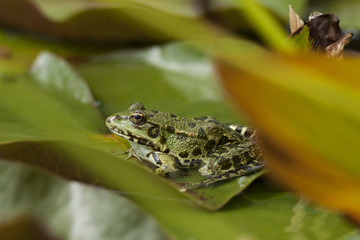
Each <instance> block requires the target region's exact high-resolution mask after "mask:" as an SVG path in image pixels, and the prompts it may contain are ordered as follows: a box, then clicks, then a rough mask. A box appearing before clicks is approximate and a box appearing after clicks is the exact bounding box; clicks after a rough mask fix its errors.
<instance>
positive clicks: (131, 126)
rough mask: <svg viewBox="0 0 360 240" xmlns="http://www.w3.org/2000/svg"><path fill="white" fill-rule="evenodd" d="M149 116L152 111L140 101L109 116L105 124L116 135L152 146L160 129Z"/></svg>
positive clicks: (157, 137)
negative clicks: (125, 109)
mask: <svg viewBox="0 0 360 240" xmlns="http://www.w3.org/2000/svg"><path fill="white" fill-rule="evenodd" d="M151 116H153V112H151V111H148V110H146V109H145V107H144V105H143V104H142V103H133V104H131V105H130V107H129V109H128V110H127V111H124V112H118V113H114V114H113V115H111V116H109V117H108V118H107V119H106V121H105V124H106V126H107V127H108V128H109V130H110V131H111V132H112V133H114V134H116V135H118V136H121V137H123V138H125V139H128V140H129V141H132V142H136V143H138V144H141V145H147V146H152V147H154V145H157V144H156V142H157V140H158V139H159V138H160V137H159V135H160V129H159V127H158V125H156V124H155V123H152V122H151V121H148V120H149V118H150V117H151Z"/></svg>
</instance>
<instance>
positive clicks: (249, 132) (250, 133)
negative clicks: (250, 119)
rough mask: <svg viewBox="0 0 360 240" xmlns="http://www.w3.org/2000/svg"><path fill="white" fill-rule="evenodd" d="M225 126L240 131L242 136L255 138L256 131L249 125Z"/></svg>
mask: <svg viewBox="0 0 360 240" xmlns="http://www.w3.org/2000/svg"><path fill="white" fill-rule="evenodd" d="M227 126H228V127H229V128H231V129H232V130H234V131H236V132H238V133H240V134H241V135H242V136H244V137H245V138H247V139H256V131H255V129H253V128H251V127H248V126H241V125H237V124H227Z"/></svg>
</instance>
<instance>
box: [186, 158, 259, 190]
mask: <svg viewBox="0 0 360 240" xmlns="http://www.w3.org/2000/svg"><path fill="white" fill-rule="evenodd" d="M263 167H264V164H259V165H249V166H246V167H244V168H242V169H238V170H234V171H229V172H226V173H224V174H222V175H217V176H213V177H210V178H209V179H206V180H204V181H201V182H198V183H192V184H189V185H188V186H187V187H186V189H195V188H200V187H208V186H210V185H212V184H214V183H216V182H220V181H223V180H230V179H233V178H236V177H240V176H244V175H247V174H250V173H253V172H257V171H259V170H261V169H262V168H263Z"/></svg>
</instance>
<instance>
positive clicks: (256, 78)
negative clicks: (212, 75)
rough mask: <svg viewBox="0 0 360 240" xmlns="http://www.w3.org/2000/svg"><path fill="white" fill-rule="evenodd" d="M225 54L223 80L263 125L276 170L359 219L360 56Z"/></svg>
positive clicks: (259, 125)
mask: <svg viewBox="0 0 360 240" xmlns="http://www.w3.org/2000/svg"><path fill="white" fill-rule="evenodd" d="M221 58H222V60H219V61H218V66H219V72H220V75H221V77H222V80H223V84H224V86H225V88H226V89H227V91H228V92H229V93H230V95H231V97H232V99H233V100H234V103H235V104H236V106H237V107H238V108H239V109H240V110H241V111H245V113H247V114H248V116H249V117H250V119H251V120H252V122H253V125H254V127H255V128H257V129H258V132H259V137H260V140H261V144H262V146H263V148H264V152H265V158H266V161H267V163H268V168H269V173H270V175H272V176H273V178H274V179H276V180H277V181H278V182H279V183H282V184H283V185H285V186H286V187H289V188H291V189H293V190H296V191H299V192H301V193H303V194H305V195H306V196H308V197H310V198H311V199H313V200H315V201H317V202H319V203H322V204H323V205H325V206H328V207H330V208H333V209H336V210H339V211H342V212H344V213H346V214H348V215H350V216H351V217H352V218H354V219H356V220H357V221H358V222H360V205H359V203H360V161H359V160H360V147H358V144H359V143H360V82H359V81H358V80H357V79H356V76H359V74H360V68H359V66H360V61H358V60H346V61H343V62H339V61H334V60H328V59H325V58H323V57H305V56H304V57H301V56H299V57H294V56H292V57H289V56H279V55H275V54H274V55H272V54H269V53H267V52H265V51H263V53H262V54H259V51H258V52H257V54H256V57H254V58H253V59H251V61H245V57H244V56H241V57H239V58H238V60H236V58H234V55H232V56H231V57H228V56H226V55H224V54H223V55H222V56H221ZM224 60H225V61H224ZM229 60H230V61H229Z"/></svg>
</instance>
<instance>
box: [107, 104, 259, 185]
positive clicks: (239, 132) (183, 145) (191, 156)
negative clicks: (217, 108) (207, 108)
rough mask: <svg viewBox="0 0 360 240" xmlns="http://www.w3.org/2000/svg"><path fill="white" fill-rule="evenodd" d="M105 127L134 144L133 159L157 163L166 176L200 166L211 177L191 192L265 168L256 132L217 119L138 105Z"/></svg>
mask: <svg viewBox="0 0 360 240" xmlns="http://www.w3.org/2000/svg"><path fill="white" fill-rule="evenodd" d="M105 123H106V126H107V127H108V128H109V130H110V131H111V132H112V133H114V134H116V135H119V136H121V137H123V138H125V139H127V140H128V141H129V143H130V145H131V148H130V151H129V156H135V157H137V158H139V159H141V160H143V161H148V162H150V163H151V164H153V165H155V166H156V167H157V168H156V173H157V174H159V175H161V176H167V175H169V174H172V173H174V172H177V171H181V170H182V169H188V168H197V169H198V171H199V173H200V174H201V175H202V176H204V177H206V178H207V179H206V180H204V181H202V182H200V183H198V184H193V185H192V188H197V187H206V186H208V185H210V184H213V183H215V182H218V181H221V180H226V179H230V178H234V177H238V176H242V175H245V174H248V173H250V172H254V171H257V170H260V169H261V168H262V167H263V166H264V162H263V160H262V154H261V151H260V149H259V146H258V144H257V141H256V135H255V132H254V131H253V130H252V129H251V128H248V127H245V126H238V125H235V124H224V123H220V122H219V121H217V120H216V119H215V118H213V117H208V116H207V117H199V118H184V117H178V116H176V115H174V114H171V113H166V112H159V111H153V110H147V109H145V107H144V105H143V104H141V103H133V104H131V105H130V107H129V109H128V110H127V111H124V112H119V113H115V114H113V115H111V116H109V117H108V118H107V119H106V122H105Z"/></svg>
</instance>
